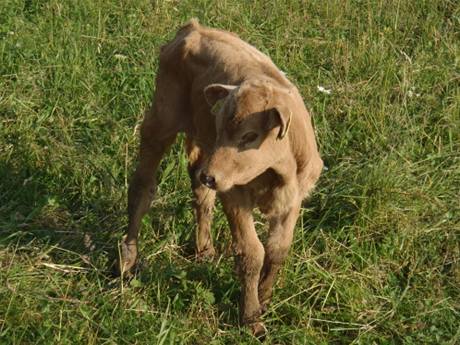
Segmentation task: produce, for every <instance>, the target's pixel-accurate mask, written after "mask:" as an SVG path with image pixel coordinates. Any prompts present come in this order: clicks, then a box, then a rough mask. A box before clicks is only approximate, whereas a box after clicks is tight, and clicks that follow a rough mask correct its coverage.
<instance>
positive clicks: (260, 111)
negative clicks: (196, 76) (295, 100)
mask: <svg viewBox="0 0 460 345" xmlns="http://www.w3.org/2000/svg"><path fill="white" fill-rule="evenodd" d="M204 94H205V98H206V101H207V102H208V103H209V105H210V107H211V109H212V110H211V112H212V113H213V114H214V115H215V117H216V118H215V123H216V142H215V146H214V151H213V153H212V154H211V156H210V157H209V159H208V160H207V162H206V163H205V164H204V166H203V167H202V169H201V173H200V180H201V182H202V183H203V184H204V185H206V186H208V187H210V188H213V189H216V190H217V191H221V192H225V191H227V190H229V189H231V188H232V187H233V186H235V185H244V184H247V183H248V182H250V181H251V180H253V179H254V178H256V177H257V176H258V175H260V174H262V173H263V172H264V171H265V170H267V169H268V168H270V167H272V166H273V165H275V164H276V163H277V162H278V161H280V160H282V159H283V156H284V155H285V154H286V152H287V145H289V144H288V140H287V133H288V130H289V125H290V122H291V116H292V113H291V111H290V109H289V103H290V102H291V100H292V95H291V94H290V92H289V91H287V90H285V89H282V88H280V87H278V86H275V85H273V84H272V83H271V82H270V81H265V80H264V81H262V80H257V81H245V82H243V83H242V84H240V85H238V86H235V85H223V84H211V85H208V86H207V87H206V88H205V89H204Z"/></svg>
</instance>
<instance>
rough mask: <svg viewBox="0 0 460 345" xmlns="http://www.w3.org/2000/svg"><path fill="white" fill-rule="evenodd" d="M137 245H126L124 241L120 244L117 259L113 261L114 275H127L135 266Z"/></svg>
mask: <svg viewBox="0 0 460 345" xmlns="http://www.w3.org/2000/svg"><path fill="white" fill-rule="evenodd" d="M136 260H137V245H136V244H127V243H126V242H125V241H124V239H123V241H122V242H121V243H120V247H119V257H118V260H115V264H114V273H115V274H116V275H118V276H120V275H122V274H126V273H128V272H129V271H130V270H131V269H132V268H133V267H134V266H135V264H136Z"/></svg>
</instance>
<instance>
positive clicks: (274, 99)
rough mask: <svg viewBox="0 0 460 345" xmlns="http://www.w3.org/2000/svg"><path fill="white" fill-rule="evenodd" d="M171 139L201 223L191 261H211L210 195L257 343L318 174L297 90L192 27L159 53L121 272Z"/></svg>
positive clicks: (268, 66)
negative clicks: (224, 223)
mask: <svg viewBox="0 0 460 345" xmlns="http://www.w3.org/2000/svg"><path fill="white" fill-rule="evenodd" d="M178 132H185V134H186V151H187V155H188V158H189V167H188V169H189V173H190V178H191V180H192V189H193V193H194V207H195V210H196V219H197V223H198V226H197V230H196V254H197V256H198V257H209V256H212V255H214V253H215V250H214V247H213V243H212V238H211V234H210V228H211V220H212V212H213V207H214V201H215V197H216V193H217V195H218V196H219V198H220V200H221V202H222V205H223V209H224V212H225V215H226V217H227V219H228V222H229V224H230V229H231V233H232V238H233V249H234V253H235V255H236V265H237V271H238V272H239V276H240V280H241V288H242V294H241V296H242V298H241V307H240V310H241V322H242V323H243V324H245V325H248V326H249V327H250V328H251V330H252V332H253V333H254V334H255V335H257V336H258V335H260V334H263V333H264V332H265V327H264V325H263V323H262V322H261V320H260V317H261V314H262V313H263V311H264V310H265V309H266V307H267V304H268V303H269V301H270V298H271V295H272V287H273V282H274V280H275V276H276V274H277V271H278V270H279V269H280V267H281V264H282V263H283V261H284V259H285V258H286V256H287V254H288V251H289V248H290V246H291V242H292V238H293V230H294V227H295V223H296V220H297V218H298V216H299V210H300V207H301V201H302V199H304V198H305V197H307V196H308V195H309V193H310V192H311V190H312V188H313V187H314V184H315V182H316V181H317V179H318V177H319V175H320V173H321V170H322V167H323V162H322V160H321V158H320V155H319V153H318V149H317V146H316V142H315V134H314V131H313V128H312V124H311V120H310V116H309V114H308V112H307V109H306V108H305V105H304V103H303V101H302V98H301V96H300V93H299V91H298V90H297V88H296V87H295V86H294V85H293V84H292V83H291V82H290V81H289V80H288V79H287V78H286V77H285V75H284V74H283V73H282V72H281V71H280V70H279V69H278V68H277V67H276V66H275V65H274V64H273V62H272V61H271V60H270V58H268V57H267V56H266V55H264V54H262V53H261V52H259V51H258V50H257V49H255V48H254V47H253V46H251V45H249V44H248V43H246V42H244V41H242V40H241V39H240V38H238V36H236V35H234V34H232V33H229V32H225V31H221V30H216V29H210V28H206V27H204V26H201V25H200V24H199V23H198V22H197V21H196V20H191V21H190V22H189V23H188V24H186V25H185V26H184V27H182V28H181V29H180V30H179V31H178V33H177V35H176V37H175V38H174V39H173V40H172V41H171V42H169V43H167V44H166V45H165V46H163V47H162V49H161V53H160V67H159V70H158V74H157V78H156V93H155V97H154V100H153V104H152V106H151V108H150V109H149V110H148V111H147V112H146V114H145V117H144V120H143V123H142V126H141V143H140V158H139V164H138V166H137V169H136V171H135V173H134V176H133V178H132V181H131V184H130V187H129V193H128V214H129V225H128V233H127V235H126V237H125V238H124V240H123V243H122V246H121V256H120V261H119V269H120V271H121V272H125V271H127V270H129V269H130V268H131V267H132V266H133V265H134V264H135V261H136V257H137V240H138V232H139V226H140V222H141V218H142V217H143V215H144V214H145V213H146V212H147V210H148V208H149V206H150V203H151V201H152V197H153V195H154V191H155V172H156V170H157V168H158V164H159V162H160V159H161V157H162V156H163V154H164V153H165V151H166V150H167V149H168V147H169V146H170V145H171V144H172V143H173V142H174V139H175V137H176V135H177V133H178ZM256 207H258V208H259V209H260V210H261V212H262V213H263V214H265V215H266V217H267V219H268V223H269V230H268V239H267V241H266V243H265V245H262V243H261V242H260V241H259V238H258V236H257V233H256V230H255V227H254V221H253V216H252V211H253V209H254V208H256Z"/></svg>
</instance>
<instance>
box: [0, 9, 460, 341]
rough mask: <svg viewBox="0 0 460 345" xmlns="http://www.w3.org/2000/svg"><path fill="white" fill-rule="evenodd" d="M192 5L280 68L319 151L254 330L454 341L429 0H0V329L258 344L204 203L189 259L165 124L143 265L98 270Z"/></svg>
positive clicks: (51, 337)
mask: <svg viewBox="0 0 460 345" xmlns="http://www.w3.org/2000/svg"><path fill="white" fill-rule="evenodd" d="M190 17H198V18H199V19H200V21H201V22H202V23H204V24H208V25H211V26H215V27H221V28H225V29H228V30H231V31H234V32H236V33H238V34H239V35H240V36H241V37H242V38H244V39H246V40H248V41H249V42H251V43H252V44H254V45H255V46H256V47H258V48H259V49H260V50H262V51H263V52H266V53H268V54H269V55H270V56H271V57H272V58H273V60H274V61H275V63H276V64H277V65H278V66H279V67H280V68H281V69H282V70H283V71H285V72H287V75H288V76H289V77H290V78H291V79H292V80H293V81H295V83H296V84H297V85H298V87H299V90H300V91H301V93H302V94H303V96H304V99H305V101H306V104H307V105H308V107H309V108H310V109H311V112H312V114H313V119H314V122H315V127H316V131H317V135H318V141H319V144H320V148H321V152H322V156H323V157H324V160H325V162H326V165H327V166H328V168H329V170H328V171H326V172H324V174H323V175H322V177H321V179H320V182H319V184H318V187H317V190H316V192H315V193H314V195H313V197H312V199H311V200H310V201H309V202H308V203H305V206H304V208H303V209H302V214H301V218H300V219H299V222H298V224H297V229H296V234H295V241H294V245H293V249H292V251H291V255H290V258H289V259H288V261H287V263H286V266H285V268H284V270H283V271H282V272H281V274H280V278H279V280H278V284H277V288H276V291H275V297H274V301H273V304H272V306H271V308H270V310H269V312H268V314H267V315H266V317H265V320H266V324H267V326H268V328H269V330H270V334H269V336H268V339H267V341H266V343H267V344H268V343H271V344H451V345H453V344H458V343H460V331H459V329H460V321H459V320H460V315H459V314H460V266H459V258H460V245H459V243H460V197H459V186H460V58H459V57H460V50H459V44H460V6H459V4H458V2H456V1H441V0H431V1H428V0H421V1H404V0H400V1H396V0H394V1H393V0H392V1H377V0H375V1H338V0H337V1H332V0H328V1H301V0H298V1H296V0H291V1H273V2H270V1H259V2H254V3H252V4H251V5H249V3H248V2H245V1H217V2H214V1H208V0H194V1H146V0H132V1H109V0H102V1H90V0H81V1H67V2H66V1H55V0H50V1H45V0H41V1H40V0H24V1H20V0H4V1H2V2H1V4H0V180H1V183H0V343H4V344H28V343H30V344H32V343H33V344H35V343H37V344H38V343H40V344H41V343H44V344H49V343H57V344H114V343H116V344H134V343H138V344H144V343H148V344H173V343H177V344H257V343H258V342H257V341H256V340H255V339H253V338H252V337H251V336H250V335H249V334H248V333H247V332H246V331H245V330H244V329H240V328H238V327H237V308H236V301H237V299H238V293H239V292H238V290H239V287H238V283H237V282H236V280H235V277H234V275H233V272H232V259H231V257H230V255H229V231H228V230H227V224H226V221H225V219H224V217H223V215H222V212H221V211H220V210H218V212H217V214H216V216H215V221H214V235H215V238H216V243H217V246H218V248H219V252H220V253H221V256H220V257H219V258H218V259H217V260H216V261H215V262H213V263H199V264H198V263H195V262H193V260H192V259H191V258H190V255H189V253H190V252H191V242H192V239H193V228H194V222H193V214H192V210H191V207H190V203H191V193H190V191H189V190H190V187H189V181H188V177H187V172H186V160H185V158H184V155H183V151H182V139H181V140H179V141H178V143H177V144H176V145H175V146H174V147H173V149H172V150H171V152H170V153H169V154H168V155H167V157H165V160H164V161H163V163H162V169H161V172H160V175H159V189H158V195H157V198H156V200H155V202H154V205H153V208H152V210H151V212H150V213H149V214H148V216H146V217H145V219H144V222H143V227H142V241H141V265H140V266H141V269H140V270H139V271H138V272H137V273H136V275H135V277H134V279H132V280H131V281H125V282H123V281H120V280H119V279H113V278H112V277H111V276H110V274H109V271H108V266H109V264H110V263H111V260H112V258H113V255H114V252H115V248H116V246H117V242H118V241H119V240H120V238H121V236H122V234H123V231H124V229H125V227H126V223H127V219H126V215H125V208H126V194H127V184H128V181H129V176H130V174H131V173H132V171H133V168H134V165H135V160H136V152H137V145H138V136H137V133H136V130H135V129H136V126H137V125H138V124H139V122H140V120H141V118H142V114H143V110H144V109H145V108H146V106H147V105H148V103H149V101H150V97H151V93H152V89H153V80H154V77H155V73H156V68H157V62H158V58H157V56H158V50H159V46H160V45H161V44H162V43H164V42H166V41H167V40H168V39H170V38H171V37H173V35H174V31H175V29H176V28H177V27H178V26H179V25H180V24H181V23H183V22H185V21H186V20H187V19H188V18H190ZM318 86H322V87H324V88H326V89H330V90H331V93H330V94H326V93H324V92H320V91H319V89H318ZM261 232H263V229H262V228H261Z"/></svg>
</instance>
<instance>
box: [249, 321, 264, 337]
mask: <svg viewBox="0 0 460 345" xmlns="http://www.w3.org/2000/svg"><path fill="white" fill-rule="evenodd" d="M249 328H250V330H251V333H252V335H253V336H254V337H256V338H257V339H259V340H260V341H263V340H264V339H265V337H266V336H267V329H266V328H265V325H264V323H263V322H254V323H252V324H250V325H249Z"/></svg>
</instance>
